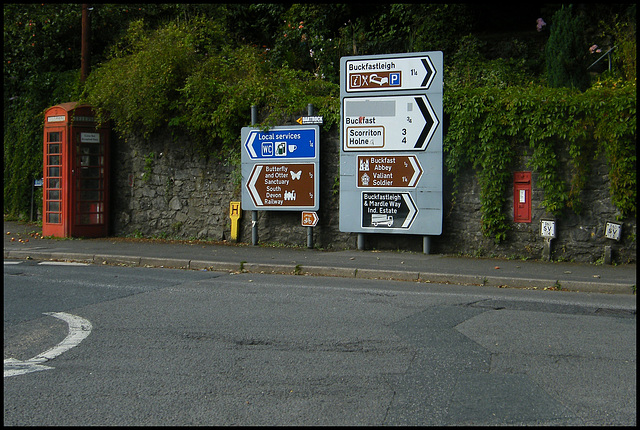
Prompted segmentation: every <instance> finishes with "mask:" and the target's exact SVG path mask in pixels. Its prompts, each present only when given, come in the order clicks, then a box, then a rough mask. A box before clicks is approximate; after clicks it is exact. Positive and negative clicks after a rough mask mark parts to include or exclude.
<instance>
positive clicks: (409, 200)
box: [401, 193, 418, 228]
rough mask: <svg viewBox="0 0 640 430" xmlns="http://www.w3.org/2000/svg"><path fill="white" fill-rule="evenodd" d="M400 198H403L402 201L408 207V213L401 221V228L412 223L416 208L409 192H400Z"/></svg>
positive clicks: (416, 211) (416, 212)
mask: <svg viewBox="0 0 640 430" xmlns="http://www.w3.org/2000/svg"><path fill="white" fill-rule="evenodd" d="M402 198H403V199H404V202H405V203H406V204H407V207H408V208H409V213H408V214H407V217H406V218H405V219H404V222H403V223H402V226H401V228H409V227H410V226H411V224H413V220H414V218H415V217H416V215H417V214H418V208H417V207H416V205H415V204H414V203H413V199H412V198H411V194H409V193H402Z"/></svg>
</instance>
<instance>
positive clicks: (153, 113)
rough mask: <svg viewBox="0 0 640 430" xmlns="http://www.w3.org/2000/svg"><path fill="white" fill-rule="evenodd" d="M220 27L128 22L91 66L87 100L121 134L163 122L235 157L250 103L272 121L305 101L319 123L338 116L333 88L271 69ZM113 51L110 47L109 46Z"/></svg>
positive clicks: (203, 146)
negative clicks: (110, 54) (146, 26)
mask: <svg viewBox="0 0 640 430" xmlns="http://www.w3.org/2000/svg"><path fill="white" fill-rule="evenodd" d="M220 38H221V33H220V31H219V27H217V26H216V25H214V24H211V23H209V24H208V25H206V23H204V22H200V21H195V22H194V20H192V21H190V22H189V23H182V24H178V23H172V24H169V25H167V26H165V27H163V28H161V29H159V30H158V31H155V32H147V31H144V30H143V29H142V28H141V25H140V23H139V22H134V23H132V26H131V28H130V31H129V32H128V33H127V36H126V40H127V41H126V43H124V42H123V43H122V44H121V45H120V47H119V48H118V50H117V54H115V57H114V58H113V59H112V60H110V61H108V62H105V63H104V64H103V65H101V66H100V67H99V68H97V69H96V70H95V71H94V72H93V73H92V74H91V76H90V79H89V80H88V82H87V85H86V101H87V102H88V103H90V104H92V105H93V106H95V107H96V108H97V110H98V112H100V113H101V114H103V115H107V113H108V115H109V116H110V118H111V119H113V121H114V125H115V129H116V130H117V131H118V132H119V134H120V135H121V136H123V137H126V136H131V135H134V134H137V133H139V134H142V136H143V137H147V136H149V135H150V133H152V132H153V131H155V130H157V129H158V128H160V127H162V126H166V125H169V126H171V127H175V128H176V129H182V130H183V131H186V132H188V133H189V134H190V135H191V136H193V137H194V138H195V140H196V145H197V149H198V150H199V151H200V152H201V153H202V154H203V155H217V156H218V157H219V158H222V159H225V160H231V161H233V160H236V161H237V160H239V158H238V157H239V145H238V139H239V136H240V128H241V127H242V126H245V125H247V123H248V119H249V116H250V111H251V105H258V106H260V107H261V108H262V109H263V111H264V115H263V117H266V119H265V121H264V123H265V125H276V124H278V123H280V122H281V121H282V120H283V119H284V118H286V117H287V116H289V115H292V114H294V113H296V112H300V111H302V110H304V109H305V108H306V106H307V104H308V103H312V104H313V105H314V106H315V108H316V109H317V111H318V114H319V115H323V116H324V117H325V125H326V126H327V127H331V126H332V125H334V124H336V123H337V121H338V118H339V107H338V106H336V103H335V101H336V100H337V97H338V91H339V87H338V86H337V85H334V84H330V83H327V82H325V81H322V80H319V79H317V78H315V77H314V76H313V75H312V74H311V73H309V72H304V71H300V70H294V69H291V68H288V67H280V68H275V67H272V65H271V63H270V62H269V61H268V59H267V58H266V55H265V54H264V52H263V51H262V50H260V49H257V48H254V47H251V46H247V45H244V46H239V47H232V46H229V45H224V44H222V43H221V41H220ZM114 52H115V51H114Z"/></svg>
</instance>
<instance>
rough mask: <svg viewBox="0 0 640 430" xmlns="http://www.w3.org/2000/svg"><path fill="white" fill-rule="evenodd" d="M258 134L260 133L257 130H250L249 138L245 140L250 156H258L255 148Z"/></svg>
mask: <svg viewBox="0 0 640 430" xmlns="http://www.w3.org/2000/svg"><path fill="white" fill-rule="evenodd" d="M257 135H258V133H255V132H253V131H252V132H250V133H249V138H248V139H247V141H246V142H245V144H244V146H246V148H247V151H249V156H250V157H251V158H258V154H256V151H255V150H254V149H253V141H254V140H255V139H256V136H257Z"/></svg>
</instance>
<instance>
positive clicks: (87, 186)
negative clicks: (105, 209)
mask: <svg viewBox="0 0 640 430" xmlns="http://www.w3.org/2000/svg"><path fill="white" fill-rule="evenodd" d="M79 185H80V188H81V189H84V190H99V189H100V181H99V180H97V179H83V180H80V184H79Z"/></svg>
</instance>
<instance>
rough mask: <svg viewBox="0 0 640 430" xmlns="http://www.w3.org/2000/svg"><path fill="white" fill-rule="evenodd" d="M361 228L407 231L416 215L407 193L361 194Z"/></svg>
mask: <svg viewBox="0 0 640 430" xmlns="http://www.w3.org/2000/svg"><path fill="white" fill-rule="evenodd" d="M361 202H362V228H374V229H375V228H378V229H385V230H386V229H394V228H400V229H408V228H410V227H411V224H412V223H413V221H414V220H415V218H416V215H417V214H418V208H417V206H416V205H415V203H414V202H413V198H412V197H411V194H409V193H387V192H362V200H361Z"/></svg>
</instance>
